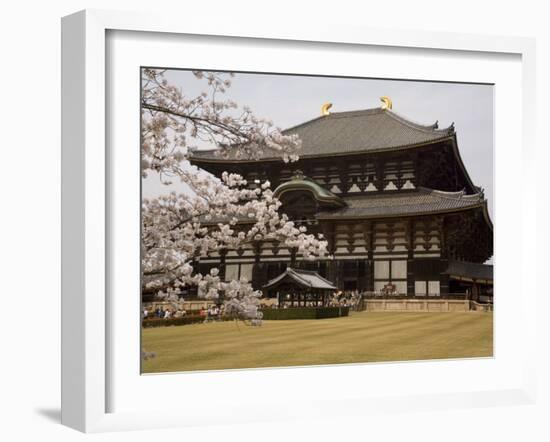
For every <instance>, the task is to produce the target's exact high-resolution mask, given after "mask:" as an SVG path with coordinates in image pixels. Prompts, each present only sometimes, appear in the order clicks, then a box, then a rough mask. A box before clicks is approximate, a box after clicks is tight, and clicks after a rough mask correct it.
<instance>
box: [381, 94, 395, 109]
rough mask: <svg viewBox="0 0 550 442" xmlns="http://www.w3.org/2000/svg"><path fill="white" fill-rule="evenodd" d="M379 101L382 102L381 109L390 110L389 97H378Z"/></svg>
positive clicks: (390, 102)
mask: <svg viewBox="0 0 550 442" xmlns="http://www.w3.org/2000/svg"><path fill="white" fill-rule="evenodd" d="M380 101H381V102H382V109H391V108H392V106H393V104H392V101H391V98H390V97H385V96H384V97H380Z"/></svg>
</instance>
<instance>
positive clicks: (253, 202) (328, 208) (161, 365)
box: [136, 67, 494, 373]
mask: <svg viewBox="0 0 550 442" xmlns="http://www.w3.org/2000/svg"><path fill="white" fill-rule="evenodd" d="M136 87H137V85H136ZM140 88H141V146H140V148H141V176H142V184H141V186H142V189H141V194H142V205H141V207H142V211H141V309H140V314H141V324H142V327H141V343H142V363H141V366H142V373H165V372H182V371H197V370H226V369H246V368H268V367H291V366H311V365H327V364H346V363H372V362H399V361H411V360H434V359H451V358H452V359H456V358H477V357H491V356H493V306H494V292H493V259H494V257H493V205H492V202H493V193H494V186H493V174H494V171H493V93H494V91H493V85H490V84H466V83H447V82H430V81H412V80H393V79H372V78H355V77H330V76H319V75H317V76H314V75H311V76H308V75H292V74H273V73H251V72H222V71H205V70H191V69H169V68H157V67H144V68H142V69H141V84H140Z"/></svg>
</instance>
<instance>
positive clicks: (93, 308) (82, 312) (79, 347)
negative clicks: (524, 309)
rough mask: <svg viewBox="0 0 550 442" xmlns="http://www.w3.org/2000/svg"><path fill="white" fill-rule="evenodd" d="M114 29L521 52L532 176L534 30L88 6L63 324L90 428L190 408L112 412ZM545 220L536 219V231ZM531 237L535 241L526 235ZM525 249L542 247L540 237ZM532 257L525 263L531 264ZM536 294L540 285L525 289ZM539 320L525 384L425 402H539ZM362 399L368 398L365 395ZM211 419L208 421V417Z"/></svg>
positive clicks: (65, 92)
mask: <svg viewBox="0 0 550 442" xmlns="http://www.w3.org/2000/svg"><path fill="white" fill-rule="evenodd" d="M109 30H121V31H142V32H160V33H175V34H188V35H189V34H198V35H208V36H224V37H244V38H256V39H276V40H289V41H308V42H323V43H339V44H353V45H372V46H382V47H402V48H425V49H439V50H453V51H471V52H478V53H483V52H494V53H505V54H516V55H520V56H521V58H522V76H523V80H522V84H523V91H522V92H523V97H522V146H521V147H522V158H523V171H522V172H523V174H524V176H533V173H532V172H533V171H534V169H535V165H536V159H535V136H536V135H535V129H536V128H535V122H536V120H535V118H534V116H535V110H534V109H535V105H534V103H535V101H536V69H535V53H536V47H535V40H534V39H533V38H523V37H509V36H490V35H471V34H456V33H440V32H437V33H434V32H426V31H404V30H400V31H399V32H396V31H395V30H391V29H385V30H383V29H373V28H359V27H349V26H344V25H332V26H331V27H330V29H329V28H328V27H317V28H316V29H314V30H313V29H310V28H304V27H302V26H294V25H293V24H292V23H285V24H278V25H277V26H275V25H273V24H271V23H268V22H267V23H264V22H261V23H260V22H258V23H252V22H247V23H246V26H244V25H243V24H242V23H241V24H239V26H235V25H231V24H229V23H227V22H223V21H217V20H210V21H208V22H206V23H200V24H198V23H193V22H192V23H187V24H185V25H182V24H181V23H180V22H179V20H177V18H176V17H171V16H170V15H168V14H166V15H155V14H150V13H137V12H120V11H104V10H84V11H80V12H77V13H75V14H72V15H69V16H66V17H64V18H63V19H62V37H61V44H62V63H61V64H62V66H61V68H62V69H61V71H62V93H61V101H62V115H61V116H62V167H61V170H62V183H61V190H62V197H61V204H62V210H61V218H62V234H61V243H62V244H61V253H62V263H61V268H62V275H61V287H62V312H61V313H62V328H61V347H62V361H61V386H62V393H61V403H62V405H61V422H62V424H64V425H66V426H69V427H72V428H74V429H77V430H79V431H83V432H100V431H116V430H130V429H138V428H142V429H145V428H164V427H181V426H185V425H186V423H185V420H184V417H183V416H178V414H177V413H174V414H172V415H166V414H165V413H162V414H155V413H149V414H147V415H144V414H142V413H139V414H138V413H107V412H106V405H107V404H106V398H107V394H106V393H107V391H108V389H109V385H108V379H107V376H106V369H107V358H108V354H107V353H108V348H109V345H108V343H107V341H106V337H107V333H106V327H107V325H108V321H107V315H108V313H109V312H108V309H107V298H106V295H107V293H106V283H107V279H106V277H107V274H106V264H107V255H106V249H107V242H108V240H109V238H108V232H107V229H106V219H107V218H106V216H107V215H108V213H107V211H106V207H107V206H106V204H107V202H108V195H107V194H106V192H107V185H106V177H107V174H106V168H107V164H106V132H105V126H106V124H105V122H106V116H107V114H106V111H107V110H106V92H107V91H106V79H105V73H106V70H105V68H106V59H105V57H106V45H105V43H106V32H107V31H109ZM522 197H523V201H522V213H523V215H522V221H523V222H524V223H525V224H531V225H532V226H533V227H536V201H537V200H536V193H535V192H533V191H532V190H529V189H527V188H526V186H524V188H523V189H522ZM535 230H536V229H535V228H533V231H535ZM526 243H528V241H526ZM523 248H524V252H525V253H524V255H525V254H530V255H531V256H534V255H535V253H534V252H536V250H535V245H534V243H532V244H530V245H529V244H525V245H524V246H523ZM524 265H525V263H523V264H522V266H524ZM525 296H527V297H529V298H530V299H531V301H534V302H536V299H535V296H536V295H535V294H534V293H526V294H525ZM535 327H536V325H535V324H534V323H531V324H529V329H528V330H527V333H528V334H529V336H531V337H532V338H533V339H532V340H531V342H532V344H530V345H529V348H528V350H529V351H528V361H526V362H527V363H526V376H525V380H524V386H523V388H522V389H519V390H502V391H496V392H472V394H459V395H457V394H441V395H426V396H422V397H419V398H418V399H417V400H416V402H417V404H418V405H417V408H418V409H432V408H435V407H437V408H439V409H441V408H449V409H450V408H465V407H471V406H472V405H473V404H475V405H476V406H496V405H515V404H532V403H534V401H535V398H536V389H537V388H536V376H535V375H536V359H537V356H536V348H535V344H534V343H535V342H536V340H535ZM358 405H359V404H358ZM403 408H404V405H403V404H400V403H399V398H391V399H390V398H387V399H378V400H377V403H376V407H374V405H373V404H371V403H366V401H364V403H361V404H360V407H359V409H358V412H359V413H366V412H369V410H376V411H377V412H380V411H381V410H383V411H390V410H394V411H395V410H398V411H405V410H406V407H405V410H403ZM205 423H207V422H206V421H205Z"/></svg>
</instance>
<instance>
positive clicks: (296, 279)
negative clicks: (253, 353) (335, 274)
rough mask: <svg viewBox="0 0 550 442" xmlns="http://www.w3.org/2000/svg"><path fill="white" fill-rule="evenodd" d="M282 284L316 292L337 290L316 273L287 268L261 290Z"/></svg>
mask: <svg viewBox="0 0 550 442" xmlns="http://www.w3.org/2000/svg"><path fill="white" fill-rule="evenodd" d="M283 282H292V283H294V284H296V285H298V286H300V287H304V288H309V289H316V290H337V288H336V287H335V286H334V285H332V283H331V282H330V281H329V280H328V279H325V278H323V277H322V276H321V275H319V274H318V273H317V272H313V271H310V270H301V269H293V268H290V267H287V269H286V270H285V271H284V272H283V273H281V274H280V275H279V276H277V277H275V278H273V279H272V280H270V281H268V283H267V284H266V285H264V287H263V288H265V289H270V288H273V287H276V286H277V285H279V284H281V283H283Z"/></svg>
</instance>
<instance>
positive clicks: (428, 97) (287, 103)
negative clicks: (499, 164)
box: [143, 70, 494, 222]
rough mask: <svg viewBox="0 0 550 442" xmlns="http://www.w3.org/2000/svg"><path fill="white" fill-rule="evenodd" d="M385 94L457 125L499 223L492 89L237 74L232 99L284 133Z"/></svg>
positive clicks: (424, 117)
mask: <svg viewBox="0 0 550 442" xmlns="http://www.w3.org/2000/svg"><path fill="white" fill-rule="evenodd" d="M166 78H167V80H168V81H169V82H170V83H172V84H174V85H178V86H180V87H181V88H182V90H183V92H184V94H185V95H186V96H189V97H193V96H196V95H198V94H199V93H200V92H201V91H202V90H206V87H205V82H204V81H200V80H197V79H196V78H195V77H194V76H193V75H192V74H191V73H190V72H188V71H182V70H170V71H168V72H167V74H166ZM384 95H386V96H389V97H390V98H391V99H392V101H393V111H394V112H396V113H398V114H400V115H402V116H404V117H406V118H407V119H409V120H411V121H415V122H417V123H421V124H432V123H434V122H435V121H436V120H439V127H440V128H444V127H447V126H449V125H450V124H451V123H452V122H454V123H455V129H456V132H457V140H458V148H459V150H460V154H461V156H462V160H463V161H464V163H465V165H466V169H467V170H468V172H469V174H470V177H471V178H472V181H473V182H474V184H475V185H477V186H481V187H482V188H484V189H485V196H486V197H487V199H488V202H489V211H490V214H491V217H492V218H493V190H494V189H493V87H492V86H490V85H478V84H463V83H432V82H418V81H402V80H376V79H366V78H361V79H351V78H334V77H304V76H292V75H270V74H244V73H237V74H235V77H234V78H233V79H232V86H231V88H230V89H229V90H228V91H227V93H226V96H227V98H231V99H233V100H234V101H236V102H237V103H238V104H239V105H240V106H243V105H247V106H249V107H250V108H251V109H252V111H253V112H254V114H255V115H256V116H258V117H264V118H269V119H271V120H272V121H273V122H274V124H275V125H276V126H278V127H281V128H283V129H285V128H288V127H291V126H294V125H296V124H299V123H303V122H304V121H307V120H311V119H313V118H316V117H318V116H319V115H320V109H321V106H322V104H323V103H326V102H331V103H333V106H332V108H331V112H342V111H350V110H359V109H368V108H375V107H379V106H380V105H381V103H380V97H381V96H384ZM181 190H183V188H182V189H181ZM165 191H166V186H162V185H159V180H158V177H155V176H151V177H150V178H147V179H145V180H144V181H143V196H145V197H147V196H156V195H159V193H161V192H162V193H164V192H165ZM493 222H494V218H493Z"/></svg>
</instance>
